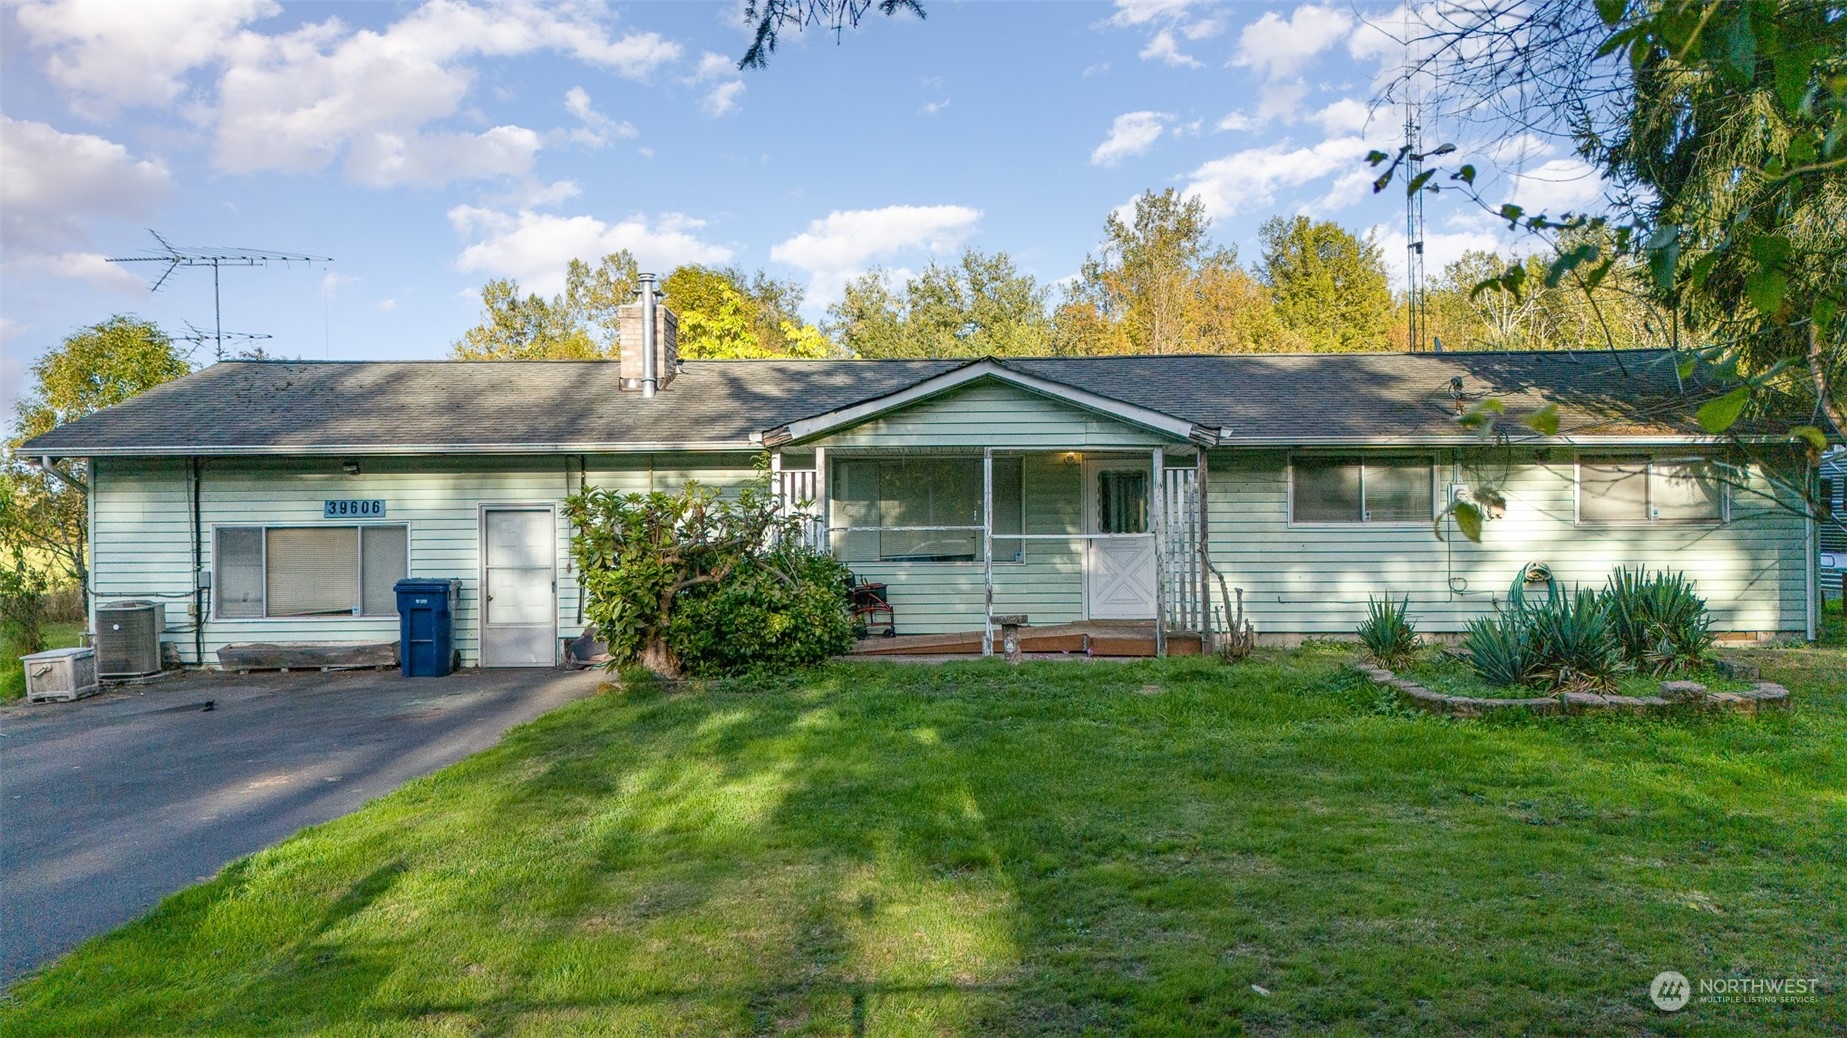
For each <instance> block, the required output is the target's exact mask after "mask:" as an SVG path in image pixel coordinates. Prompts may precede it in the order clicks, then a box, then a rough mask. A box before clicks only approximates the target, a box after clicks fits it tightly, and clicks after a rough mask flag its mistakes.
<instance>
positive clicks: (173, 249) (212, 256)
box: [108, 228, 333, 360]
mask: <svg viewBox="0 0 1847 1038" xmlns="http://www.w3.org/2000/svg"><path fill="white" fill-rule="evenodd" d="M148 233H149V234H151V235H153V236H154V240H155V241H157V242H159V243H160V248H159V250H157V251H154V252H152V253H151V254H150V255H146V256H119V257H113V258H111V259H109V261H108V262H110V263H165V264H166V265H167V269H166V270H163V271H161V272H160V277H159V278H157V279H155V281H154V287H153V288H152V289H150V290H149V291H152V292H158V291H160V286H162V285H164V284H166V283H167V279H168V278H169V277H172V276H173V272H174V271H175V270H178V269H179V268H181V267H210V268H212V320H213V328H214V331H213V333H212V336H211V339H212V342H213V344H214V348H215V350H216V353H217V357H218V359H219V360H223V359H224V339H225V330H224V305H223V302H222V297H221V295H220V292H219V288H218V271H219V269H220V268H222V267H267V266H269V265H270V264H271V263H332V262H333V257H332V256H308V255H303V254H301V253H294V252H270V251H268V250H264V249H237V248H216V247H210V248H190V247H185V246H179V245H174V244H173V243H172V242H169V241H168V240H167V239H165V238H162V237H161V236H160V232H158V231H156V230H154V229H152V228H149V229H148ZM187 327H189V328H190V327H191V325H188V326H187ZM198 334H199V335H200V339H199V340H198V341H200V342H204V341H205V339H204V333H202V332H201V333H198ZM231 334H232V336H233V338H237V337H240V336H242V337H250V336H248V335H247V333H238V332H233V333H231ZM178 338H182V339H183V338H185V337H184V336H179V337H178ZM263 338H269V336H263Z"/></svg>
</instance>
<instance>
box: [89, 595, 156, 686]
mask: <svg viewBox="0 0 1847 1038" xmlns="http://www.w3.org/2000/svg"><path fill="white" fill-rule="evenodd" d="M165 612H166V610H165V609H163V608H162V607H161V606H160V604H159V603H157V602H112V603H110V604H108V605H99V606H97V607H96V675H97V676H98V677H103V678H143V677H147V676H148V675H149V674H158V673H160V632H161V628H162V627H163V626H164V625H163V624H162V622H161V621H162V619H163V617H164V614H165Z"/></svg>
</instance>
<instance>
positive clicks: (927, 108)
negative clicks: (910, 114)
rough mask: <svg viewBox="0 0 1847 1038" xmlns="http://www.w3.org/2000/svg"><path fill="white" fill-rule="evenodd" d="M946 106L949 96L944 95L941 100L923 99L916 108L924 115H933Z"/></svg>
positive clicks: (947, 105)
mask: <svg viewBox="0 0 1847 1038" xmlns="http://www.w3.org/2000/svg"><path fill="white" fill-rule="evenodd" d="M948 107H949V98H947V97H945V98H943V99H942V100H941V101H925V102H924V103H923V104H922V106H920V107H919V108H918V109H917V110H918V111H919V112H921V113H922V114H924V115H935V114H937V113H938V112H941V111H942V110H943V109H945V108H948Z"/></svg>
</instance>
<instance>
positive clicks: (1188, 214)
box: [1056, 188, 1304, 353]
mask: <svg viewBox="0 0 1847 1038" xmlns="http://www.w3.org/2000/svg"><path fill="white" fill-rule="evenodd" d="M1209 227H1210V221H1208V220H1207V219H1206V210H1205V205H1204V203H1202V202H1201V201H1199V200H1198V199H1196V198H1181V197H1180V194H1179V192H1177V191H1175V190H1174V189H1172V188H1168V189H1167V190H1165V191H1162V192H1159V193H1157V192H1154V191H1148V192H1144V193H1143V194H1142V195H1141V196H1140V197H1138V198H1137V199H1136V200H1135V211H1134V213H1133V215H1132V216H1131V217H1130V218H1129V219H1127V220H1125V219H1123V217H1122V216H1121V215H1120V214H1119V213H1114V212H1112V213H1110V214H1109V216H1108V217H1107V218H1105V220H1104V222H1103V248H1102V250H1101V251H1100V253H1099V254H1098V255H1095V256H1086V257H1085V258H1084V264H1083V266H1082V267H1081V268H1080V269H1079V272H1078V280H1077V282H1076V283H1075V284H1074V285H1072V286H1071V288H1070V289H1069V291H1067V292H1066V295H1065V299H1064V301H1063V302H1062V303H1060V304H1059V307H1058V313H1057V315H1056V323H1057V331H1058V334H1057V341H1058V349H1059V352H1061V353H1248V352H1276V351H1281V350H1293V349H1301V348H1303V345H1304V344H1303V343H1302V341H1301V340H1300V339H1299V338H1297V337H1296V336H1294V335H1292V334H1290V333H1289V332H1288V331H1287V330H1286V329H1284V328H1283V326H1282V324H1281V322H1280V321H1278V320H1277V319H1276V313H1275V308H1274V307H1273V306H1272V305H1271V303H1270V300H1269V297H1268V292H1267V291H1265V290H1264V289H1263V288H1262V287H1261V286H1259V285H1258V284H1257V283H1256V282H1255V281H1254V280H1253V279H1252V278H1251V276H1250V274H1249V273H1248V272H1247V271H1245V270H1244V268H1242V267H1240V266H1239V265H1238V254H1237V251H1236V250H1235V249H1230V248H1220V247H1219V246H1217V245H1215V244H1214V243H1213V242H1212V239H1211V238H1210V237H1209V236H1208V233H1207V232H1208V229H1209Z"/></svg>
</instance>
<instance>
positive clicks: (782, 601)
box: [565, 477, 852, 677]
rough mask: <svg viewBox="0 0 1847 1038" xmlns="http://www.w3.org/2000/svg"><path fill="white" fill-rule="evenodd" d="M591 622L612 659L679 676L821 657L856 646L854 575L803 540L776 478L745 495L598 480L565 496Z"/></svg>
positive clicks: (799, 520) (696, 486) (798, 519)
mask: <svg viewBox="0 0 1847 1038" xmlns="http://www.w3.org/2000/svg"><path fill="white" fill-rule="evenodd" d="M565 512H566V515H567V516H568V517H569V518H570V521H571V525H572V526H574V527H575V528H576V531H577V532H576V534H575V535H574V536H573V537H572V539H571V556H572V558H573V559H575V560H576V563H577V567H578V572H579V574H580V577H579V579H580V580H582V582H583V586H584V590H585V592H586V601H585V605H584V618H585V620H586V622H587V623H588V624H589V625H590V626H591V627H593V628H594V629H595V630H596V631H597V632H598V634H599V636H600V637H601V638H602V639H603V640H604V641H606V642H608V643H609V652H610V656H611V658H612V662H613V664H615V665H616V666H621V665H624V664H630V663H636V662H639V663H641V664H642V665H644V666H646V667H648V668H649V669H651V670H653V671H655V672H656V673H659V674H662V675H664V676H669V677H677V676H679V675H680V674H681V673H683V672H686V671H691V672H692V673H695V674H700V675H710V674H723V673H731V672H735V671H740V670H748V669H752V668H756V667H787V666H799V665H804V664H811V663H819V662H821V661H822V660H825V659H826V658H827V657H829V656H832V655H836V654H838V653H841V652H844V651H846V650H847V649H848V648H850V647H851V646H852V628H851V622H850V620H849V617H848V614H847V600H846V594H845V587H846V580H847V571H846V569H845V567H843V566H842V565H840V563H838V562H836V561H834V559H833V558H832V557H831V556H828V555H826V554H824V553H821V552H817V551H815V550H813V549H810V548H807V547H804V546H802V544H801V543H800V542H801V531H802V527H803V524H804V523H806V522H807V517H805V516H800V515H790V514H785V513H784V511H783V510H782V509H781V508H780V507H779V506H778V504H777V502H776V499H775V497H774V496H773V495H772V494H771V493H770V490H769V482H768V479H767V477H763V478H759V479H756V480H753V481H752V482H750V483H749V484H746V485H745V486H744V487H742V488H741V489H740V490H739V492H738V493H737V495H736V496H734V497H729V498H727V497H721V496H720V495H719V493H718V492H717V491H716V490H714V489H712V488H711V487H708V486H705V485H703V484H700V483H697V482H688V483H687V484H686V486H685V487H684V488H682V489H681V491H680V492H679V493H677V494H668V493H665V492H661V491H656V492H654V493H650V494H633V493H631V494H622V493H617V492H615V491H610V490H605V489H602V488H594V487H593V488H588V489H585V490H583V491H580V492H579V493H577V494H575V495H573V496H572V497H571V498H570V499H569V500H568V501H567V502H566V503H565Z"/></svg>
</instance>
